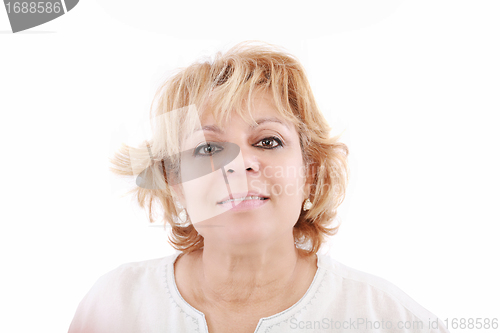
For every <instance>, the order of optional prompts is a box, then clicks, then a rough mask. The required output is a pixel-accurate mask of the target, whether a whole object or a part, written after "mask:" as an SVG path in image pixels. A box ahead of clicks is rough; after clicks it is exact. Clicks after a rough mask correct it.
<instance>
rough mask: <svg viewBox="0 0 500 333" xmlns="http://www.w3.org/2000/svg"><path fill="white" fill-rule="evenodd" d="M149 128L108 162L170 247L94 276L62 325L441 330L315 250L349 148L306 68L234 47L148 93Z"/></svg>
mask: <svg viewBox="0 0 500 333" xmlns="http://www.w3.org/2000/svg"><path fill="white" fill-rule="evenodd" d="M151 115H152V118H151V120H152V124H153V136H152V138H151V140H149V141H148V142H145V143H144V144H143V145H142V147H140V148H136V149H134V148H131V147H127V146H123V147H122V149H121V150H120V151H119V152H118V153H117V154H116V155H115V158H114V159H113V161H112V162H113V164H114V167H113V171H114V172H116V173H118V174H121V175H128V176H137V185H138V186H137V188H136V189H134V192H135V193H136V194H137V199H138V202H139V204H140V205H141V207H144V208H146V209H148V211H149V214H150V218H151V219H152V215H153V208H154V206H155V205H156V204H159V207H160V208H161V209H162V212H163V216H162V218H163V220H164V221H165V222H168V223H169V224H170V225H171V227H172V234H171V237H170V241H171V244H172V245H173V246H174V247H175V248H176V249H177V250H178V253H176V254H175V255H172V256H169V257H166V258H163V259H157V260H151V261H146V262H140V263H131V264H126V265H122V266H120V267H119V268H117V269H116V270H114V271H112V272H110V273H108V274H106V275H105V276H103V277H102V278H100V279H99V280H98V282H97V283H96V285H95V286H94V287H93V288H92V289H91V291H90V292H89V293H88V294H87V295H86V297H85V298H84V300H83V301H82V302H81V304H80V306H79V308H78V310H77V313H76V315H75V318H74V320H73V322H72V325H71V327H70V332H210V333H214V332H217V333H219V332H294V331H297V332H302V331H303V332H333V331H348V330H354V331H360V332H371V331H377V332H378V331H381V330H384V331H387V332H446V329H445V328H444V326H443V325H442V323H441V322H440V321H439V320H438V319H437V318H436V317H435V316H434V315H432V314H431V313H429V312H428V311H427V310H425V309H423V308H422V307H421V306H419V305H418V304H416V303H415V302H414V301H413V300H412V299H411V298H409V297H408V296H407V295H406V294H404V293H403V292H401V291H400V290H399V289H397V288H396V287H394V286H393V285H391V284H389V283H388V282H386V281H384V280H382V279H379V278H376V277H374V276H371V275H368V274H365V273H361V272H358V271H355V270H353V269H351V268H348V267H345V266H343V265H341V264H340V263H337V262H335V261H333V260H332V259H330V258H329V257H327V256H324V255H319V254H317V252H318V250H319V248H320V246H321V244H322V243H323V242H324V241H325V240H326V237H327V236H329V235H333V234H335V233H336V231H337V226H331V223H332V220H333V219H334V218H335V216H336V210H337V208H338V206H339V205H340V203H341V202H342V200H343V197H344V193H345V187H346V183H347V178H348V177H347V164H346V158H347V153H348V150H347V147H346V146H345V145H344V144H342V143H340V142H338V137H334V138H332V137H330V136H329V127H328V125H327V123H326V121H325V119H324V117H323V116H322V114H321V113H320V111H319V110H318V108H317V105H316V104H315V101H314V97H313V95H312V92H311V89H310V87H309V84H308V81H307V78H306V76H305V73H304V70H303V68H302V66H301V65H300V64H299V62H298V61H297V60H296V59H295V58H294V57H292V56H291V55H289V54H287V53H285V52H283V51H281V50H279V49H277V48H276V47H273V46H269V45H255V44H247V43H244V44H240V45H237V46H235V47H234V48H232V49H231V50H229V51H228V52H227V53H225V54H218V55H217V56H216V58H215V59H214V60H213V61H206V62H201V63H196V64H193V65H191V66H190V67H188V68H186V69H184V70H182V71H180V72H179V73H178V74H176V75H174V76H173V77H172V78H170V79H169V80H167V81H166V83H165V84H164V85H163V86H162V87H161V88H160V89H159V90H158V92H157V95H156V97H155V102H154V104H153V107H152V114H151Z"/></svg>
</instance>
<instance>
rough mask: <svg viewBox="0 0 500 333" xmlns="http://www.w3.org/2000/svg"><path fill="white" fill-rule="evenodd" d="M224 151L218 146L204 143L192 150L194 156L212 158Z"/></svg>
mask: <svg viewBox="0 0 500 333" xmlns="http://www.w3.org/2000/svg"><path fill="white" fill-rule="evenodd" d="M222 150H224V148H222V147H221V146H218V145H216V144H213V143H208V142H207V143H206V144H202V145H199V146H198V147H196V148H195V149H194V155H195V156H212V155H213V154H215V153H217V152H219V151H222Z"/></svg>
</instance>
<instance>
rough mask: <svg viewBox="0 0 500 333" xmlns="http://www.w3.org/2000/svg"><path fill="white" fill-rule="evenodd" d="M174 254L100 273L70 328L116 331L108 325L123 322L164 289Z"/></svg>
mask: <svg viewBox="0 0 500 333" xmlns="http://www.w3.org/2000/svg"><path fill="white" fill-rule="evenodd" d="M176 256H177V255H176V254H175V255H170V256H167V257H163V258H158V259H152V260H146V261H141V262H132V263H126V264H122V265H120V266H118V267H117V268H115V269H113V270H112V271H110V272H108V273H106V274H104V275H103V276H101V277H100V278H99V279H98V280H97V281H96V282H95V284H94V285H93V286H92V288H91V289H90V291H89V292H88V293H87V294H86V295H85V297H84V298H83V299H82V301H81V302H80V304H79V305H78V308H77V311H76V314H75V316H74V318H73V321H72V323H71V327H70V332H101V331H102V332H104V331H108V332H114V331H118V328H117V327H115V326H111V325H117V323H120V325H126V324H127V320H126V318H134V317H135V316H136V315H137V312H138V311H140V308H141V307H143V304H145V303H146V302H148V303H151V302H153V303H154V302H155V300H156V299H158V297H149V296H151V295H156V294H158V291H161V290H164V289H165V283H166V280H165V271H166V269H167V265H169V264H171V263H172V262H173V260H175V258H176ZM151 305H154V304H151ZM111 318H120V321H116V320H110V319H111Z"/></svg>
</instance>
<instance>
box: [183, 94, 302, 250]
mask: <svg viewBox="0 0 500 333" xmlns="http://www.w3.org/2000/svg"><path fill="white" fill-rule="evenodd" d="M251 113H252V116H253V118H254V119H255V121H256V123H257V125H254V124H249V123H247V122H246V121H244V120H243V119H242V118H241V117H240V116H238V115H236V114H235V115H233V116H232V118H231V120H230V121H229V122H228V124H227V125H226V126H225V127H223V128H220V127H218V126H217V125H216V123H215V121H214V118H213V116H212V114H211V113H210V112H208V111H207V112H204V114H203V116H202V117H201V119H200V123H201V130H198V131H195V132H194V133H192V134H191V135H190V136H188V137H187V139H186V140H185V141H184V142H183V147H182V150H183V151H189V152H190V153H189V154H188V155H185V156H188V157H186V158H184V159H183V158H182V157H181V179H183V180H187V181H183V182H182V185H181V188H182V190H181V191H182V203H183V205H184V207H185V208H186V210H187V212H188V215H189V216H190V219H191V222H192V223H193V225H194V227H195V228H196V229H197V231H198V232H199V233H200V234H201V235H202V236H203V237H204V238H205V243H206V242H209V241H212V240H213V241H214V242H229V243H238V244H242V243H251V242H259V241H265V240H272V239H273V238H274V237H277V236H280V235H283V234H285V233H290V234H292V230H293V226H294V225H295V223H296V222H297V220H298V217H299V214H300V211H301V208H302V203H303V201H304V200H305V198H307V197H308V194H309V189H308V186H307V185H306V172H305V166H304V163H303V158H302V150H301V145H300V141H299V135H298V133H297V131H296V129H295V126H294V125H293V124H292V123H290V122H288V121H286V120H285V119H284V118H282V117H281V116H280V115H279V113H278V111H277V110H276V108H275V106H274V103H273V100H272V97H271V95H270V94H268V93H259V94H255V96H254V99H253V109H252V110H251ZM238 147H239V151H238ZM225 159H226V160H225ZM221 161H222V162H221ZM203 166H209V168H210V167H211V170H214V171H213V172H210V171H211V170H210V169H209V173H205V175H203V176H201V177H198V178H196V179H193V177H192V174H193V169H196V168H201V167H203ZM198 173H199V172H198Z"/></svg>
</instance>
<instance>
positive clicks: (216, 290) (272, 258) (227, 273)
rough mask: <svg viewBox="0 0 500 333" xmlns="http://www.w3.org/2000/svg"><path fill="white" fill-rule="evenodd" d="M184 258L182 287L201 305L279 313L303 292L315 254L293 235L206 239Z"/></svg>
mask: <svg viewBox="0 0 500 333" xmlns="http://www.w3.org/2000/svg"><path fill="white" fill-rule="evenodd" d="M185 263H186V264H185V265H183V266H181V265H178V267H179V269H180V272H179V274H178V276H179V278H180V279H179V280H181V279H184V280H183V283H182V284H183V285H184V286H185V287H184V288H179V289H180V291H181V294H185V295H186V296H187V299H189V300H190V301H191V302H192V303H195V304H192V305H195V307H196V306H197V307H199V310H202V309H205V308H214V307H215V308H217V309H219V310H224V311H231V312H240V311H243V310H248V309H266V308H267V309H269V311H271V312H272V310H271V309H274V311H275V313H277V312H279V311H283V310H285V309H286V308H288V307H289V306H291V305H293V304H294V303H295V302H297V301H298V300H299V299H300V298H301V297H302V296H303V294H304V293H305V292H306V291H307V288H308V287H309V285H310V283H311V282H312V278H313V277H314V274H315V272H316V256H308V257H306V256H304V255H303V254H301V253H300V252H299V250H297V249H296V248H295V244H294V239H293V236H292V235H282V236H281V237H278V238H277V237H274V238H273V239H272V240H270V241H268V242H261V243H258V244H255V243H253V244H251V245H234V244H228V243H222V244H221V243H220V242H217V243H216V244H214V243H212V242H210V241H208V242H207V240H205V247H204V249H203V250H199V251H196V252H194V253H191V254H189V255H188V258H186V260H185ZM186 266H189V268H187V267H186ZM183 272H185V273H187V274H183ZM188 272H189V273H188ZM188 302H189V301H188ZM202 311H203V310H202ZM270 314H274V313H270Z"/></svg>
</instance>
